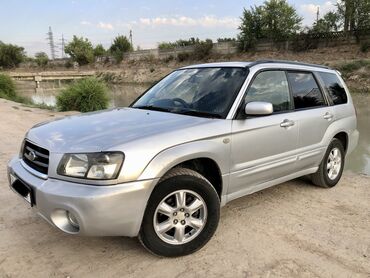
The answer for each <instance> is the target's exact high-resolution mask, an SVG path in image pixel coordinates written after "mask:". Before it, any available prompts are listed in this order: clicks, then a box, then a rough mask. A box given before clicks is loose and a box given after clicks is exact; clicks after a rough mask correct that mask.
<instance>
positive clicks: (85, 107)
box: [57, 77, 109, 112]
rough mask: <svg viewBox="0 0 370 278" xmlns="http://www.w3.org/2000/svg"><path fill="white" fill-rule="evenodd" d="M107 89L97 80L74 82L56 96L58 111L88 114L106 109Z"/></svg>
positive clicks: (92, 78) (88, 79)
mask: <svg viewBox="0 0 370 278" xmlns="http://www.w3.org/2000/svg"><path fill="white" fill-rule="evenodd" d="M108 101H109V98H108V95H107V87H106V85H105V83H104V82H103V81H101V80H99V79H97V78H94V77H91V78H85V79H80V80H78V81H75V82H74V83H73V84H71V85H70V86H69V87H67V88H66V89H64V90H63V91H62V93H61V94H60V95H58V96H57V107H58V110H60V111H70V110H74V111H80V112H90V111H96V110H101V109H106V108H107V107H108Z"/></svg>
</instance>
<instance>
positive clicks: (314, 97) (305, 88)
mask: <svg viewBox="0 0 370 278" xmlns="http://www.w3.org/2000/svg"><path fill="white" fill-rule="evenodd" d="M288 78H289V83H290V86H291V89H292V94H293V99H294V107H295V109H304V108H310V107H318V106H325V105H326V104H325V101H324V97H323V95H322V93H321V91H320V89H319V86H318V85H317V83H316V80H315V78H314V77H313V74H312V73H307V72H288Z"/></svg>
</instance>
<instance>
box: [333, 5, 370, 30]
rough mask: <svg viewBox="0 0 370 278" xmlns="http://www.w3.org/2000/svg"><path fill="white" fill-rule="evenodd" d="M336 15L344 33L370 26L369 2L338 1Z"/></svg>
mask: <svg viewBox="0 0 370 278" xmlns="http://www.w3.org/2000/svg"><path fill="white" fill-rule="evenodd" d="M337 13H338V15H339V18H340V21H341V23H342V24H343V29H344V31H354V30H356V29H362V28H369V26H370V1H369V0H339V1H338V2H337Z"/></svg>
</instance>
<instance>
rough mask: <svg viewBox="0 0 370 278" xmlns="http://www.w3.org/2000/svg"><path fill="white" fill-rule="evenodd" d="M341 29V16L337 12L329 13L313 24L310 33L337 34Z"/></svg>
mask: <svg viewBox="0 0 370 278" xmlns="http://www.w3.org/2000/svg"><path fill="white" fill-rule="evenodd" d="M340 27H341V22H340V18H339V15H338V14H337V13H335V12H328V13H327V14H325V16H324V17H323V18H320V19H319V20H318V21H316V22H315V23H314V24H313V26H312V29H311V30H310V31H311V32H314V33H324V32H325V33H326V32H336V31H338V29H339V28H340Z"/></svg>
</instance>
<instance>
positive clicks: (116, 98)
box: [17, 82, 150, 107]
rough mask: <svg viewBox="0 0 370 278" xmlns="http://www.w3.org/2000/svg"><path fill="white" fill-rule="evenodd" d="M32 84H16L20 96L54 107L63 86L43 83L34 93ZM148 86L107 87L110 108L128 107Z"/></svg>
mask: <svg viewBox="0 0 370 278" xmlns="http://www.w3.org/2000/svg"><path fill="white" fill-rule="evenodd" d="M33 84H34V82H17V87H18V90H19V91H20V93H21V95H23V96H26V97H30V98H31V99H32V101H33V102H34V103H36V104H42V103H44V104H47V105H50V106H54V105H55V103H56V96H57V95H58V94H59V93H60V92H61V90H63V88H65V85H64V84H61V85H60V86H55V84H54V83H51V84H48V83H47V82H43V83H42V86H43V88H42V89H39V90H38V92H37V93H35V88H34V85H33ZM149 86H150V84H132V83H129V84H120V85H111V86H109V96H110V107H124V106H128V105H130V104H131V103H132V102H133V101H134V100H135V99H136V98H137V97H138V96H140V95H141V94H142V93H143V92H145V90H146V89H147V88H148V87H149Z"/></svg>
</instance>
